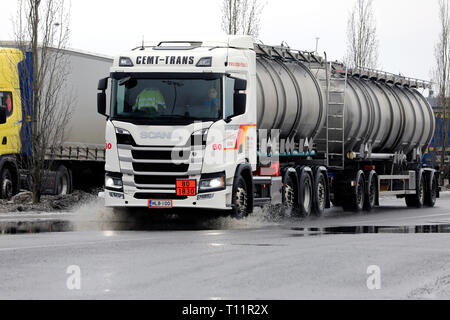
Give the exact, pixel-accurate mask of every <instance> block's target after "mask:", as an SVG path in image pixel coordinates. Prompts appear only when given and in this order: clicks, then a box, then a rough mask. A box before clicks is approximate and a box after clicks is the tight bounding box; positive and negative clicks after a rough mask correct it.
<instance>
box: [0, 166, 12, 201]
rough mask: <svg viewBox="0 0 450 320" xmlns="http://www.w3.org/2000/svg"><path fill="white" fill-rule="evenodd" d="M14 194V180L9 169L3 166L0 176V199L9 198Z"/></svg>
mask: <svg viewBox="0 0 450 320" xmlns="http://www.w3.org/2000/svg"><path fill="white" fill-rule="evenodd" d="M13 195H14V180H13V178H12V175H11V171H10V170H9V169H8V168H5V169H3V170H2V172H1V176H0V199H6V200H10V199H11V198H12V196H13Z"/></svg>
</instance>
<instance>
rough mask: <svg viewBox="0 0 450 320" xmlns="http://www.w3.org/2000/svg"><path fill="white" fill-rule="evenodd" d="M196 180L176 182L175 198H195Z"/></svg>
mask: <svg viewBox="0 0 450 320" xmlns="http://www.w3.org/2000/svg"><path fill="white" fill-rule="evenodd" d="M196 195H197V180H177V196H196Z"/></svg>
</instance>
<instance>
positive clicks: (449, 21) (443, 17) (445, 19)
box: [434, 0, 450, 176]
mask: <svg viewBox="0 0 450 320" xmlns="http://www.w3.org/2000/svg"><path fill="white" fill-rule="evenodd" d="M439 22H440V27H441V30H440V34H439V40H438V43H437V44H436V47H435V59H436V66H435V69H434V78H435V83H436V86H437V89H438V92H439V96H438V101H439V104H440V106H441V108H442V115H443V123H442V128H438V130H440V131H441V132H440V134H439V137H442V138H441V141H440V142H441V147H442V149H441V154H440V160H441V171H442V172H444V176H445V175H447V173H448V168H447V166H446V161H445V160H446V159H445V158H446V155H447V152H446V150H447V147H448V146H447V144H448V141H447V140H448V117H447V112H448V103H449V99H448V96H449V94H450V11H449V0H439Z"/></svg>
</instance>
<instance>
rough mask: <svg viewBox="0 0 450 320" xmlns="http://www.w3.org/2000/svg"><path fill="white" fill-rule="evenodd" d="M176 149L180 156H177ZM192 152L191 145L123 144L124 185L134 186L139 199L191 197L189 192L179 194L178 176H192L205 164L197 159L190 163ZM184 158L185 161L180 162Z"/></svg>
mask: <svg viewBox="0 0 450 320" xmlns="http://www.w3.org/2000/svg"><path fill="white" fill-rule="evenodd" d="M174 150H175V157H176V158H177V159H174V157H173V155H174V154H173V151H174ZM190 155H191V146H190V145H189V146H186V147H181V148H180V147H175V146H174V147H169V146H139V145H119V158H120V166H121V168H122V172H123V173H126V177H127V178H126V179H125V180H124V185H125V186H127V187H131V188H130V189H129V192H133V193H134V198H135V199H139V200H147V199H170V200H184V199H187V198H188V197H187V196H177V195H176V192H175V191H176V181H177V180H186V179H189V176H190V175H196V174H198V172H200V171H199V170H200V169H201V164H200V167H199V165H198V164H197V163H193V164H190V162H191V161H190ZM172 159H173V160H174V161H173V162H174V163H172V161H171V160H172ZM180 160H181V162H183V163H179V162H178V161H180ZM191 165H192V167H191ZM130 175H132V177H130ZM165 191H167V192H165Z"/></svg>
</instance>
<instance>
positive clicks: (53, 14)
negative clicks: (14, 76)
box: [14, 0, 73, 203]
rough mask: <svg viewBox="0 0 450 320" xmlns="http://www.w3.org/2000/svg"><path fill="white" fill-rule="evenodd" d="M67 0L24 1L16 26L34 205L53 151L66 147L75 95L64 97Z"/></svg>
mask: <svg viewBox="0 0 450 320" xmlns="http://www.w3.org/2000/svg"><path fill="white" fill-rule="evenodd" d="M69 11H70V8H69V6H68V2H67V1H65V0H18V9H17V16H16V18H15V21H14V25H15V30H14V34H15V42H16V46H17V47H18V48H19V49H20V51H22V54H23V56H24V57H27V58H26V59H28V63H25V64H24V67H23V72H22V74H21V75H20V81H21V85H22V87H23V88H30V94H29V95H26V96H25V101H23V103H25V104H26V107H25V109H26V113H27V117H26V118H28V119H24V120H25V121H31V128H30V129H31V130H26V131H25V133H24V135H25V136H24V137H22V140H23V141H28V142H30V145H29V146H28V147H29V153H28V154H27V155H26V156H24V157H23V159H22V161H21V162H22V166H23V167H26V168H27V169H29V170H30V174H31V180H32V192H33V202H34V203H37V202H40V199H41V194H42V191H43V186H44V183H45V177H46V171H47V170H49V169H52V165H53V159H52V154H53V152H51V151H52V150H55V149H58V148H60V146H61V145H62V141H63V136H64V130H65V127H66V125H67V123H68V121H69V120H70V114H71V107H72V105H73V97H70V96H63V93H62V92H63V91H64V90H63V89H64V86H65V83H66V79H67V77H68V75H69V73H70V66H69V64H68V61H67V57H66V54H65V48H66V45H67V43H68V39H69V35H70V29H69V23H70V21H69V18H70V16H69Z"/></svg>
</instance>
